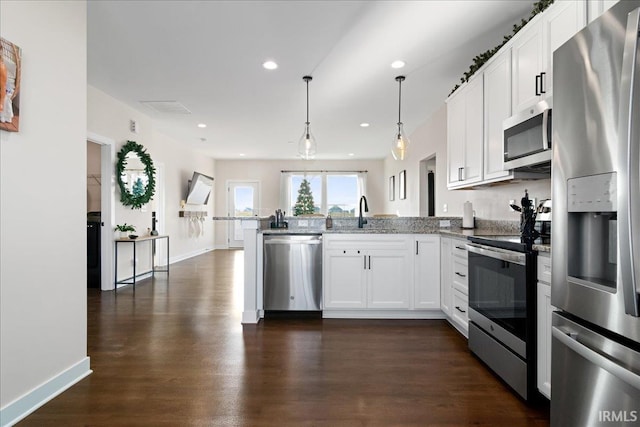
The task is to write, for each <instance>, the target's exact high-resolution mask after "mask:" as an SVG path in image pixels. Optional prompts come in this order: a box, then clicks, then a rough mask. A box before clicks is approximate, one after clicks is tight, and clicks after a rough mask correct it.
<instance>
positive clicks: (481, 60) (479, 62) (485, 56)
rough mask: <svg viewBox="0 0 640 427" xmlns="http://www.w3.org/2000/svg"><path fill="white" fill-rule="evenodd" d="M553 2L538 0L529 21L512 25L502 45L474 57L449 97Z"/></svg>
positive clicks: (552, 0)
mask: <svg viewBox="0 0 640 427" xmlns="http://www.w3.org/2000/svg"><path fill="white" fill-rule="evenodd" d="M553 2H554V0H539V1H537V2H536V3H534V4H533V9H532V10H531V15H529V19H522V20H521V21H520V23H519V24H513V32H512V34H508V35H506V36H504V37H503V40H502V43H500V44H499V45H498V46H496V47H494V48H493V49H489V50H487V51H486V52H483V53H481V54H479V55H477V56H476V57H474V58H473V64H471V66H470V67H469V71H467V72H465V73H464V75H463V77H461V78H460V84H457V85H455V86H454V88H453V89H452V90H451V93H450V94H449V95H451V94H452V93H453V92H455V91H456V89H458V88H459V87H460V85H461V84H463V83H466V82H468V81H469V79H470V78H471V76H473V75H474V74H475V73H476V71H478V70H479V69H480V68H481V67H482V66H483V65H484V64H485V63H486V62H487V61H488V60H489V59H491V57H492V56H493V55H495V54H496V53H497V52H498V51H499V50H500V48H501V47H502V46H504V45H505V44H506V43H507V42H508V41H509V40H511V38H512V37H513V36H514V35H516V34H517V33H518V31H520V30H521V29H522V28H523V27H524V26H525V25H527V23H528V22H529V21H531V20H532V19H533V17H534V16H536V15H537V14H539V13H541V12H543V11H544V10H545V9H546V8H548V7H549V6H551V5H552V4H553Z"/></svg>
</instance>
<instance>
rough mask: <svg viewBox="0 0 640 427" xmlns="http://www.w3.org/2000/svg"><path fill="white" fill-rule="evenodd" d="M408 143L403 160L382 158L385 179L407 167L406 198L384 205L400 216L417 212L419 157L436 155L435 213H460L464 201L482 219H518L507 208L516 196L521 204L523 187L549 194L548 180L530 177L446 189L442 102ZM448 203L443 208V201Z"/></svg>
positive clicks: (543, 195)
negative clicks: (446, 208) (467, 188)
mask: <svg viewBox="0 0 640 427" xmlns="http://www.w3.org/2000/svg"><path fill="white" fill-rule="evenodd" d="M409 140H410V141H411V146H410V148H409V154H408V156H407V159H405V160H404V161H396V160H393V158H392V157H391V156H390V155H389V156H387V158H386V159H385V161H384V173H385V176H386V179H388V178H389V177H390V176H391V175H395V176H396V185H397V179H398V173H399V172H400V171H401V170H403V169H405V170H406V171H407V199H406V200H398V197H397V193H396V200H395V201H393V202H390V201H388V198H386V199H385V200H386V202H385V209H386V210H387V211H388V212H390V213H398V214H400V215H402V216H417V215H419V214H420V202H419V195H420V193H419V191H420V188H419V187H420V185H419V183H420V175H419V170H420V169H419V166H420V161H421V160H423V159H425V158H428V157H431V156H433V155H435V156H436V216H462V206H463V204H464V202H465V201H467V200H468V201H470V202H472V203H473V209H474V210H475V211H476V216H477V217H478V218H482V219H493V220H512V221H517V220H519V218H520V216H519V214H518V213H517V212H512V211H510V209H509V206H508V205H509V200H510V199H515V200H516V202H517V204H518V205H519V204H520V199H521V198H522V196H523V195H524V189H525V188H526V189H528V190H529V196H530V197H535V198H537V199H538V200H541V199H547V198H549V197H551V180H550V179H543V180H533V181H520V182H511V183H505V184H499V185H493V186H483V187H477V188H475V189H473V190H453V191H449V190H447V107H446V105H445V104H444V103H443V105H442V107H441V108H440V109H438V111H436V112H435V113H434V114H433V115H432V116H431V117H430V118H429V119H428V120H426V121H425V123H423V124H422V125H421V126H420V127H419V128H418V129H416V131H415V132H413V134H412V135H410V136H409ZM396 191H397V189H396ZM444 204H447V205H448V211H447V212H444V210H443V205H444Z"/></svg>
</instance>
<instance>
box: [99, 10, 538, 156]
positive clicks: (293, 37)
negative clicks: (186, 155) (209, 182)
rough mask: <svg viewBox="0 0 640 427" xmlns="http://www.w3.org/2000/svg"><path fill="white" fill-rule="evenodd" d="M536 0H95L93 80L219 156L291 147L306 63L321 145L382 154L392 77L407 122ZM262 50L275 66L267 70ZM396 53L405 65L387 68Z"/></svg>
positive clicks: (300, 119)
mask: <svg viewBox="0 0 640 427" xmlns="http://www.w3.org/2000/svg"><path fill="white" fill-rule="evenodd" d="M531 7H532V3H531V2H527V1H522V0H495V1H481V0H470V1H463V0H457V1H435V0H432V1H148V0H144V1H126V2H125V1H90V2H88V82H89V84H90V85H91V86H93V87H95V88H97V89H100V90H101V91H103V92H105V93H107V94H109V95H110V96H112V97H114V98H116V99H118V100H120V101H122V102H124V103H125V104H128V105H130V106H131V107H133V108H135V109H137V110H139V111H141V112H143V113H145V114H146V115H148V116H150V117H152V119H153V120H154V127H155V128H156V129H157V130H158V131H160V132H162V133H164V134H166V135H168V136H170V137H172V138H173V139H175V140H176V141H178V142H179V143H180V144H184V146H185V147H188V148H190V149H195V150H198V151H200V152H202V153H205V154H207V155H210V156H212V157H214V158H220V159H239V158H255V159H293V158H296V156H297V142H298V139H299V138H300V136H301V135H302V132H303V129H304V122H305V115H306V89H305V83H304V81H303V80H302V77H303V76H304V75H307V74H308V75H311V76H313V80H312V81H311V82H310V83H309V98H310V99H309V104H310V105H309V108H310V112H309V114H310V122H311V132H312V133H313V134H314V135H315V137H316V140H317V141H318V155H317V157H316V158H318V159H354V158H355V159H380V158H384V157H385V156H386V155H387V154H388V153H389V151H390V147H391V141H392V137H393V135H394V132H395V127H396V122H397V119H398V83H397V82H396V81H395V77H396V76H397V75H400V74H402V75H405V76H406V80H405V81H404V83H403V84H402V121H403V123H404V127H405V132H406V133H407V134H408V135H411V133H412V131H413V130H415V129H416V128H417V127H418V126H419V125H420V124H421V123H422V122H424V121H425V120H426V119H427V118H428V117H429V116H430V115H431V114H432V113H433V112H434V111H435V110H437V109H438V108H439V107H440V106H441V105H442V103H443V101H444V99H445V98H446V97H447V95H448V94H449V92H450V91H451V88H452V87H453V86H454V85H455V84H456V83H457V82H458V81H459V79H460V76H461V75H462V73H463V72H464V71H465V70H467V69H468V67H469V65H470V64H471V62H472V58H473V57H474V56H475V55H476V54H478V53H480V52H483V51H485V50H486V49H488V48H491V47H493V46H495V45H496V44H498V43H499V42H500V41H501V40H502V36H503V35H505V34H508V33H509V32H510V31H511V26H512V24H513V23H514V22H517V21H519V20H520V19H521V18H523V17H526V16H528V15H529V13H530V11H531ZM268 59H271V60H274V61H275V62H277V63H278V65H279V67H278V69H276V70H272V71H268V70H265V69H264V68H263V67H262V64H263V62H264V61H266V60H268ZM398 59H400V60H403V61H405V62H406V66H405V67H404V68H402V69H400V70H397V69H393V68H391V66H390V64H391V63H392V62H393V61H395V60H398ZM141 101H177V102H179V103H180V104H182V105H183V106H184V107H186V109H188V110H189V111H190V112H191V113H190V114H178V113H166V112H165V113H160V112H156V111H154V110H153V109H151V108H149V107H148V106H147V105H145V104H142V103H141ZM132 118H133V117H132ZM362 122H367V123H369V124H370V126H369V127H367V128H363V127H360V123H362ZM199 123H204V124H206V125H207V127H206V128H205V129H201V128H198V127H197V124H199ZM350 154H351V156H350ZM241 155H244V156H242V157H241Z"/></svg>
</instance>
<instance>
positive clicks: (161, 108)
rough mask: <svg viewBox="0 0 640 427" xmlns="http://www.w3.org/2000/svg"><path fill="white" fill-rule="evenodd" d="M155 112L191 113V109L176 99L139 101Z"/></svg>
mask: <svg viewBox="0 0 640 427" xmlns="http://www.w3.org/2000/svg"><path fill="white" fill-rule="evenodd" d="M140 103H141V104H143V105H146V106H147V107H149V108H151V109H152V110H153V111H155V112H157V113H168V114H191V111H189V110H188V109H187V107H185V106H184V105H182V104H181V103H179V102H178V101H140Z"/></svg>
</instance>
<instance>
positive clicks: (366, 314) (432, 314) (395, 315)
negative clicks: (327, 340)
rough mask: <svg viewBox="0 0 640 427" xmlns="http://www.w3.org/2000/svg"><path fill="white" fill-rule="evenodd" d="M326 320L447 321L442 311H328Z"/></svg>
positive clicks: (325, 312) (323, 314)
mask: <svg viewBox="0 0 640 427" xmlns="http://www.w3.org/2000/svg"><path fill="white" fill-rule="evenodd" d="M322 317H323V318H325V319H445V318H446V316H445V315H444V313H443V312H442V311H440V310H368V309H367V310H327V309H324V310H323V311H322Z"/></svg>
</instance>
